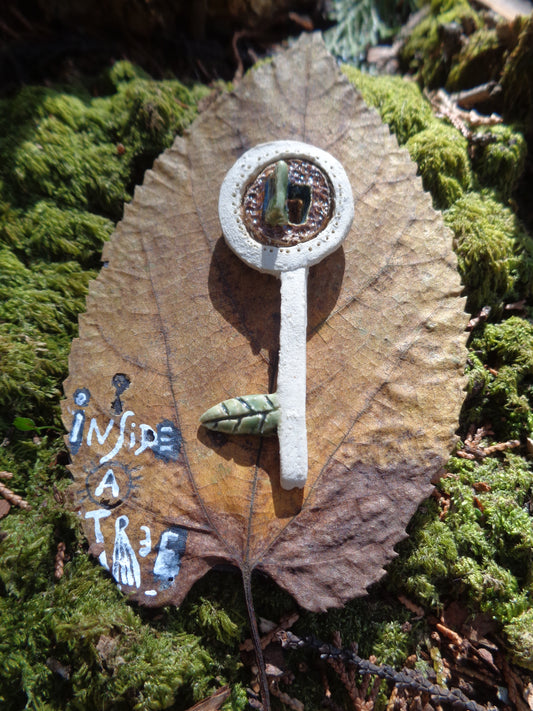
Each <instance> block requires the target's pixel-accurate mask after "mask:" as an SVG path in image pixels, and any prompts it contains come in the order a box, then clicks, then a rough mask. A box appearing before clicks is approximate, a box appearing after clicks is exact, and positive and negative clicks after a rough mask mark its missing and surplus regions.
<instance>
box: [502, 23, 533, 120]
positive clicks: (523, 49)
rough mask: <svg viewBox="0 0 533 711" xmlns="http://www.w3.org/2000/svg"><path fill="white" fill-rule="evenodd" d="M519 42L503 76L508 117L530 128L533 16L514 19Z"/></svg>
mask: <svg viewBox="0 0 533 711" xmlns="http://www.w3.org/2000/svg"><path fill="white" fill-rule="evenodd" d="M514 25H515V29H516V30H517V32H518V34H519V38H518V42H517V44H516V46H515V47H514V48H513V50H512V52H511V54H510V56H509V57H508V59H507V61H506V62H505V66H504V67H503V71H502V76H501V86H502V90H503V97H504V98H503V108H504V116H505V118H506V119H507V120H508V121H521V122H524V124H525V125H528V126H529V127H530V129H529V130H530V132H531V125H532V121H533V17H532V16H529V17H522V18H517V19H515V21H514Z"/></svg>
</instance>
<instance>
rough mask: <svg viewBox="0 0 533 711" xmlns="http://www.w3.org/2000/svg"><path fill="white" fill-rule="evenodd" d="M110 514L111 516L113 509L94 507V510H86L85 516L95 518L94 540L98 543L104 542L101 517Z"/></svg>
mask: <svg viewBox="0 0 533 711" xmlns="http://www.w3.org/2000/svg"><path fill="white" fill-rule="evenodd" d="M108 516H111V511H109V510H108V509H94V510H93V511H86V512H85V518H92V519H94V540H95V541H96V542H97V543H103V542H104V534H103V533H102V529H101V528H100V519H102V518H107V517H108Z"/></svg>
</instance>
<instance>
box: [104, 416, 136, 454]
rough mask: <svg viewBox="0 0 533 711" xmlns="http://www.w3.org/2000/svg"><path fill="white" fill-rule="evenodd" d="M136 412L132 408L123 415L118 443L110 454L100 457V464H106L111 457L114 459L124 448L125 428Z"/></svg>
mask: <svg viewBox="0 0 533 711" xmlns="http://www.w3.org/2000/svg"><path fill="white" fill-rule="evenodd" d="M134 414H135V413H134V412H132V411H131V410H127V411H126V412H125V413H124V414H123V415H122V417H121V418H120V432H119V436H118V439H117V443H116V444H115V446H114V447H113V449H112V450H111V451H110V452H109V453H108V454H106V455H105V456H103V457H101V458H100V464H104V463H105V462H108V461H109V460H110V459H113V457H115V456H116V455H117V454H118V453H119V452H120V450H121V449H122V445H123V444H124V430H125V429H126V420H127V419H128V417H133V415H134ZM111 422H113V420H111ZM141 427H142V425H141ZM135 454H137V452H135Z"/></svg>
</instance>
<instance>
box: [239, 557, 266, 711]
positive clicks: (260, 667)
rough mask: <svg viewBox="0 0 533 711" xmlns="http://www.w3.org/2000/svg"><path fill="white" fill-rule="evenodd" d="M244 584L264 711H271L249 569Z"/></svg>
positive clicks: (245, 572) (243, 578)
mask: <svg viewBox="0 0 533 711" xmlns="http://www.w3.org/2000/svg"><path fill="white" fill-rule="evenodd" d="M242 584H243V587H244V599H245V602H246V611H247V612H248V620H249V622H250V633H251V637H252V643H253V645H254V653H255V660H256V663H257V668H258V670H259V685H260V687H261V699H262V701H263V711H270V691H269V689H268V679H267V675H266V669H265V658H264V657H263V649H262V647H261V638H260V637H259V629H258V627H257V618H256V616H255V607H254V601H253V598H252V574H251V571H250V570H249V569H248V568H247V567H246V568H243V569H242Z"/></svg>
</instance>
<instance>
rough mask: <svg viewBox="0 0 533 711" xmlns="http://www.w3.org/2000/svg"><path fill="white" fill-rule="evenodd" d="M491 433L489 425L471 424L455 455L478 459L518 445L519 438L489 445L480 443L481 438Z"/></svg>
mask: <svg viewBox="0 0 533 711" xmlns="http://www.w3.org/2000/svg"><path fill="white" fill-rule="evenodd" d="M491 434H494V432H493V431H492V428H491V426H490V425H483V426H482V427H478V428H477V429H476V428H475V426H474V425H472V426H471V427H470V429H469V430H468V434H467V436H466V438H465V442H464V447H463V449H460V450H459V451H458V452H457V456H458V457H461V458H462V459H478V460H479V459H484V458H485V457H489V456H490V455H491V454H496V453H497V452H504V451H506V450H507V449H515V448H516V447H519V446H520V440H518V439H510V440H508V441H507V442H496V444H491V445H489V446H484V445H482V444H481V440H482V439H483V438H484V437H486V436H487V435H491Z"/></svg>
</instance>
